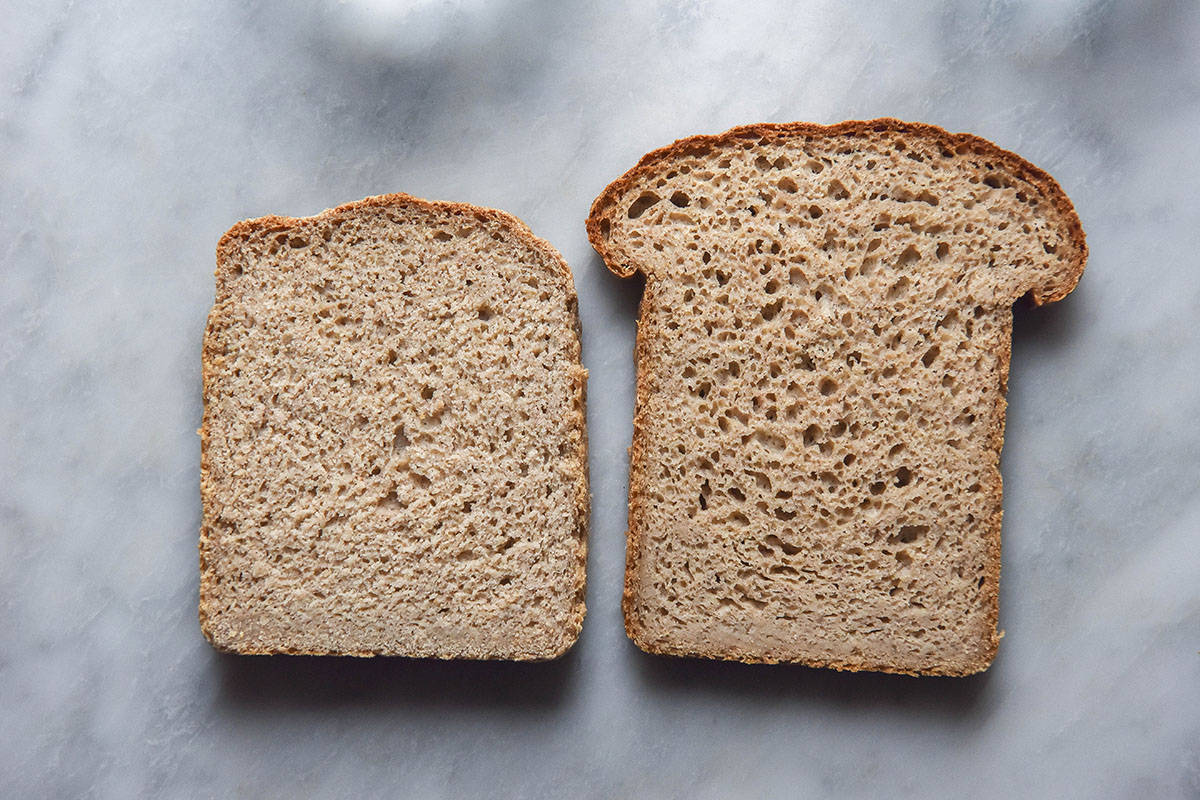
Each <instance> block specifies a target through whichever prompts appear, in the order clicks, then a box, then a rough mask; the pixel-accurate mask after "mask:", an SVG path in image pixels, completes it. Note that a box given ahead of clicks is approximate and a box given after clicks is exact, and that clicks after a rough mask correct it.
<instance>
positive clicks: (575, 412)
mask: <svg viewBox="0 0 1200 800" xmlns="http://www.w3.org/2000/svg"><path fill="white" fill-rule="evenodd" d="M402 207H411V208H419V209H422V210H426V211H434V212H441V213H448V214H452V215H461V216H473V217H475V218H476V219H478V220H480V221H490V222H495V223H498V224H500V225H501V226H503V227H504V228H506V229H507V230H509V231H511V232H512V233H513V234H514V235H515V236H516V237H517V239H519V240H520V241H521V242H522V243H523V244H525V245H526V246H528V247H530V248H531V249H533V250H535V251H536V252H538V253H539V254H541V255H542V256H543V257H544V258H545V259H546V263H548V264H550V265H552V266H553V267H554V268H556V269H557V271H558V272H559V273H560V274H561V275H562V276H563V277H565V278H566V286H567V292H568V311H569V314H570V317H571V321H572V333H573V339H574V342H573V348H572V350H573V352H571V353H570V356H571V358H572V361H573V363H574V364H575V365H576V366H575V373H574V375H573V376H572V382H573V384H574V389H575V398H574V403H573V408H572V411H571V412H570V427H571V428H572V429H573V430H575V431H577V432H578V433H579V436H578V439H577V441H578V447H577V451H576V458H577V462H578V463H579V464H580V468H579V470H578V471H577V472H575V474H573V475H572V476H571V477H572V479H573V482H574V484H575V499H574V509H573V510H574V517H575V519H576V525H575V530H574V531H573V537H572V538H573V540H574V542H575V554H574V561H575V565H576V569H575V574H574V577H573V594H574V597H573V601H572V612H571V617H570V619H569V621H568V625H567V628H566V629H565V630H564V631H563V636H562V639H561V642H560V644H559V646H558V647H557V648H556V649H553V650H550V651H545V652H541V651H537V652H535V651H528V652H524V651H523V652H518V653H515V654H509V655H496V654H491V653H482V652H471V651H470V650H464V651H462V652H456V653H438V654H430V655H429V656H428V657H432V658H441V659H452V658H469V659H478V660H513V661H548V660H553V659H556V658H559V657H561V656H563V655H564V654H566V653H567V652H568V651H569V650H570V649H571V648H572V647H573V646H574V644H575V642H576V641H577V640H578V638H579V633H580V631H581V630H582V628H583V618H584V616H585V615H586V613H587V607H586V604H585V595H586V589H587V538H588V537H587V535H588V527H589V519H590V512H591V495H590V493H589V488H588V487H589V475H588V460H587V443H588V442H587V420H586V394H587V377H588V375H587V370H586V369H584V368H583V366H582V361H581V358H580V323H579V303H578V297H577V295H576V293H575V284H574V276H573V275H572V272H571V268H570V266H569V265H568V264H567V262H566V260H565V259H564V258H563V257H562V255H561V254H560V253H559V252H558V250H556V249H555V248H554V247H553V246H552V245H551V244H550V243H549V242H547V241H545V240H544V239H541V238H539V237H538V236H536V235H534V233H533V231H532V230H531V229H530V228H529V226H528V225H526V224H525V222H524V221H522V220H521V219H519V218H518V217H515V216H513V215H512V214H509V213H507V212H505V211H500V210H498V209H493V208H485V207H481V206H475V205H471V204H469V203H459V202H444V201H433V200H425V199H422V198H419V197H414V196H412V195H408V194H403V193H392V194H383V195H375V196H371V197H367V198H364V199H362V200H358V201H355V202H351V203H345V204H342V205H339V206H336V207H334V208H329V209H326V210H325V211H322V212H320V213H319V214H315V215H313V216H310V217H285V216H278V215H267V216H263V217H257V218H254V219H247V220H242V221H240V222H237V223H236V224H234V225H233V226H232V227H231V228H230V229H229V230H228V231H226V232H225V234H224V235H223V236H222V237H221V239H220V241H219V242H218V243H217V249H216V260H217V266H216V271H215V273H214V274H215V277H216V296H215V300H214V303H213V309H212V311H211V312H210V313H209V316H208V320H207V324H206V327H205V334H204V344H203V351H202V356H201V363H202V366H201V374H202V383H203V389H202V392H203V402H204V412H203V418H202V421H201V425H200V428H199V430H198V431H197V434H198V435H199V436H200V495H201V506H202V521H201V528H200V541H199V557H200V586H199V603H198V610H199V621H200V629H201V631H202V632H203V634H204V637H205V638H206V639H208V641H209V642H210V643H211V644H212V645H213V647H215V648H216V649H217V650H220V651H222V652H231V653H239V654H243V655H273V654H288V655H345V656H359V657H369V656H377V655H404V654H403V653H392V652H383V651H375V650H359V651H345V650H337V651H334V650H305V649H266V648H255V647H253V646H249V647H248V646H246V645H245V644H244V643H240V642H236V641H233V640H227V639H226V638H225V637H224V636H223V635H222V632H221V631H219V630H218V629H217V628H216V626H215V625H214V624H213V618H212V617H213V615H212V612H211V609H210V608H209V604H208V602H207V599H208V597H209V587H210V585H211V583H212V581H213V580H214V573H213V568H212V565H211V564H210V563H209V561H208V558H207V550H208V548H209V543H210V541H211V539H212V537H213V536H214V535H215V533H214V531H213V526H212V520H213V519H215V518H216V515H217V512H218V509H217V498H216V494H215V493H216V488H215V487H214V486H213V480H212V476H211V468H212V465H211V462H210V455H209V443H210V436H211V422H212V420H211V417H210V414H211V409H212V397H213V389H214V386H215V381H216V380H217V372H216V369H217V368H216V359H217V357H218V355H219V354H218V353H217V350H216V342H215V339H214V335H213V334H214V323H215V322H216V320H217V319H218V317H219V315H220V312H221V309H222V306H223V304H224V303H225V301H227V300H228V299H230V297H231V292H230V287H229V281H228V278H229V277H230V272H231V270H232V269H233V264H232V260H231V254H232V251H233V249H234V244H235V243H236V242H238V241H241V240H243V239H246V238H248V237H251V236H254V235H257V234H264V233H278V232H284V231H288V230H293V229H296V228H298V227H300V226H308V225H312V224H314V223H320V222H323V221H326V220H335V219H338V218H341V217H344V216H347V215H352V214H355V213H357V212H360V211H363V210H369V209H373V208H402Z"/></svg>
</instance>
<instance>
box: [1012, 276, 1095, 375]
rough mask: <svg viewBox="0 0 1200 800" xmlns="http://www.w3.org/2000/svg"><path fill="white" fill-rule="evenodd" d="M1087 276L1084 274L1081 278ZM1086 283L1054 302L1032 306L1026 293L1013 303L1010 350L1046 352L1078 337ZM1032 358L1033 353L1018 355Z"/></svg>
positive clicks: (1067, 345)
mask: <svg viewBox="0 0 1200 800" xmlns="http://www.w3.org/2000/svg"><path fill="white" fill-rule="evenodd" d="M1086 280H1087V276H1086V275H1084V277H1083V281H1086ZM1090 294H1091V293H1090V292H1089V291H1088V287H1087V285H1086V283H1082V282H1081V284H1080V286H1079V288H1078V289H1076V290H1075V291H1074V292H1072V293H1071V294H1070V295H1068V296H1067V297H1065V298H1063V299H1062V300H1059V301H1058V302H1057V303H1048V304H1047V305H1044V306H1035V305H1034V304H1033V301H1032V300H1030V299H1029V297H1028V296H1026V297H1022V298H1021V299H1020V300H1018V301H1017V302H1016V303H1015V304H1013V334H1012V338H1013V352H1014V353H1016V352H1021V353H1023V354H1024V353H1025V352H1026V351H1030V352H1032V351H1038V352H1049V351H1053V350H1057V349H1060V348H1064V347H1066V348H1069V347H1071V346H1072V344H1073V343H1075V342H1078V341H1081V340H1082V338H1083V336H1082V333H1081V326H1082V325H1083V322H1084V317H1085V315H1086V309H1087V308H1088V306H1089V295H1090ZM1029 357H1032V358H1036V357H1037V356H1036V355H1031V356H1025V355H1022V358H1029Z"/></svg>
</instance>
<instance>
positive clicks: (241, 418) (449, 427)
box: [200, 195, 588, 660]
mask: <svg viewBox="0 0 1200 800" xmlns="http://www.w3.org/2000/svg"><path fill="white" fill-rule="evenodd" d="M216 277H217V290H216V303H215V305H214V307H213V310H212V313H211V315H210V316H209V320H208V328H207V331H206V333H205V337H204V420H203V425H202V427H201V430H200V435H201V452H202V455H201V494H202V498H203V507H204V515H203V523H202V527H201V531H200V566H201V579H200V622H201V627H202V629H203V631H204V634H205V636H207V637H208V638H209V640H210V641H211V642H212V643H213V644H214V645H215V646H217V647H218V648H220V649H223V650H230V651H234V652H239V653H308V654H347V655H372V654H380V655H404V656H429V657H436V658H479V659H483V658H495V659H521V660H526V659H529V660H533V659H548V658H554V657H556V656H558V655H561V654H562V653H563V652H565V651H566V650H567V649H568V648H569V647H570V646H571V645H572V644H573V643H574V641H575V639H576V637H577V635H578V633H579V630H580V626H581V623H582V620H583V615H584V603H583V591H584V562H585V550H586V543H585V534H586V528H587V510H588V489H587V473H586V439H585V430H584V410H583V404H584V385H585V380H586V373H585V371H584V370H583V368H582V367H581V365H580V357H579V336H578V317H577V313H576V298H575V291H574V286H573V283H572V277H571V273H570V270H569V269H568V267H567V265H566V263H565V262H564V261H563V259H562V258H561V257H560V256H559V254H558V253H557V252H556V251H555V250H554V249H553V248H552V247H550V245H548V244H547V243H546V242H544V241H542V240H541V239H538V238H536V237H535V236H533V234H532V233H531V232H530V231H529V229H528V228H527V227H526V226H525V225H524V224H523V223H522V222H520V221H519V220H517V219H516V218H514V217H512V216H509V215H508V214H504V213H502V212H499V211H492V210H487V209H482V208H476V207H473V206H469V205H464V204H458V203H431V202H426V201H424V200H418V199H416V198H412V197H408V196H405V195H388V196H383V197H373V198H368V199H367V200H364V201H362V202H359V203H352V204H350V205H345V206H341V207H339V208H335V209H332V210H329V211H326V212H324V213H322V214H319V215H317V216H315V217H308V218H305V219H293V218H284V217H264V218H262V219H255V220H249V221H246V222H241V223H238V224H237V225H235V226H234V227H233V228H232V229H231V230H230V231H229V232H228V233H227V234H225V236H224V238H222V239H221V242H220V244H219V245H218V247H217V273H216Z"/></svg>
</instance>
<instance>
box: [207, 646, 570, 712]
mask: <svg viewBox="0 0 1200 800" xmlns="http://www.w3.org/2000/svg"><path fill="white" fill-rule="evenodd" d="M212 669H213V670H214V671H215V672H217V673H218V676H219V683H220V690H219V702H220V703H221V704H222V705H225V706H227V707H232V708H238V709H242V710H248V711H263V710H271V709H277V708H278V709H308V710H313V709H333V708H366V707H370V708H384V709H394V708H401V707H404V708H413V709H438V708H441V709H444V710H452V709H471V708H485V709H486V708H515V707H523V708H534V709H536V708H550V707H553V706H556V705H558V704H559V703H560V702H562V701H563V700H564V699H565V698H566V696H567V695H568V694H569V689H570V687H571V685H572V683H573V681H574V679H575V678H574V676H575V673H577V672H578V671H579V647H578V646H576V647H575V648H573V649H572V650H571V651H570V652H569V653H567V655H565V656H563V657H562V658H560V659H558V660H556V661H548V662H540V663H519V662H510V661H439V660H436V659H413V658H396V657H379V658H352V657H341V656H237V655H231V654H228V653H215V652H214V653H213V655H212Z"/></svg>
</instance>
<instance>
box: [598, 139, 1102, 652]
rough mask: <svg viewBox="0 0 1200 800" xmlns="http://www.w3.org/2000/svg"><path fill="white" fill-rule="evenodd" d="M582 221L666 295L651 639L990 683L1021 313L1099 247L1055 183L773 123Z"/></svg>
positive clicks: (668, 151)
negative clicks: (1009, 409)
mask: <svg viewBox="0 0 1200 800" xmlns="http://www.w3.org/2000/svg"><path fill="white" fill-rule="evenodd" d="M587 227H588V234H589V237H590V239H591V241H592V243H593V245H594V246H595V248H596V250H597V251H598V252H599V253H600V255H601V256H602V257H603V258H604V260H605V262H606V263H607V265H608V266H609V268H610V269H611V270H612V271H613V272H615V273H617V274H618V275H621V276H629V275H631V274H632V273H633V272H635V271H638V272H641V273H642V274H644V275H645V278H646V286H645V293H644V295H643V299H642V304H641V311H640V316H639V321H638V340H637V369H638V379H637V409H636V417H635V421H634V438H633V447H632V450H631V474H630V499H629V503H630V508H629V541H628V549H627V571H626V585H625V598H624V609H625V624H626V629H627V631H628V633H629V636H630V637H631V638H632V639H633V640H634V641H635V642H636V643H637V644H638V645H639V646H640V647H642V648H643V649H645V650H647V651H650V652H652V653H664V654H674V655H693V656H705V657H711V658H723V659H737V660H741V661H764V662H777V661H793V662H801V663H805V664H810V665H813V666H826V667H834V668H837V669H851V670H860V669H864V670H879V671H884V672H901V673H910V674H942V675H964V674H968V673H972V672H976V671H979V670H982V669H986V668H987V666H988V665H989V664H990V663H991V661H992V658H993V656H994V654H995V651H996V646H997V643H998V638H999V637H998V634H997V630H996V620H997V610H998V608H997V607H998V582H999V576H1000V517H1001V485H1000V471H999V461H1000V449H1001V446H1002V444H1003V438H1004V410H1005V400H1004V396H1005V391H1006V383H1007V377H1008V365H1009V354H1010V347H1011V327H1012V304H1013V302H1014V301H1015V300H1017V299H1018V298H1020V297H1022V296H1023V295H1029V296H1031V297H1032V299H1033V302H1034V303H1038V304H1040V303H1044V302H1050V301H1054V300H1058V299H1060V298H1062V297H1064V296H1065V295H1066V294H1067V293H1069V292H1070V291H1071V290H1072V289H1073V288H1074V287H1075V284H1076V282H1077V281H1078V279H1079V276H1080V274H1081V272H1082V271H1083V267H1084V262H1085V261H1086V257H1087V250H1086V246H1085V243H1084V236H1083V231H1082V229H1081V227H1080V224H1079V219H1078V217H1077V216H1076V214H1075V211H1074V209H1073V207H1072V205H1071V203H1070V201H1069V200H1068V199H1067V197H1066V195H1065V194H1064V193H1063V192H1062V190H1061V189H1060V188H1059V186H1058V184H1056V183H1055V182H1054V181H1053V180H1052V179H1051V178H1050V177H1049V176H1048V175H1047V174H1046V173H1044V172H1042V171H1041V170H1039V169H1037V168H1036V167H1034V166H1032V165H1031V164H1029V163H1027V162H1026V161H1023V160H1022V159H1020V158H1019V157H1017V156H1016V155H1014V154H1012V153H1009V152H1006V151H1004V150H1001V149H1000V148H998V147H996V146H995V145H993V144H991V143H989V142H987V141H984V140H982V139H979V138H976V137H974V136H969V135H964V134H949V133H947V132H946V131H944V130H942V129H940V128H935V127H931V126H928V125H917V124H908V123H903V122H899V121H897V120H890V119H883V120H875V121H871V122H847V123H842V124H839V125H834V126H830V127H825V126H820V125H810V124H804V123H795V124H786V125H751V126H748V127H743V128H735V129H733V130H731V131H728V132H727V133H724V134H721V135H719V136H696V137H692V138H690V139H684V140H682V141H679V142H676V143H675V144H673V145H671V146H669V147H666V148H663V149H661V150H657V151H655V152H652V153H650V154H649V155H647V156H645V157H644V158H643V159H642V160H641V162H640V163H639V164H638V165H637V166H636V167H635V168H634V169H632V170H630V171H629V172H628V173H626V174H625V175H624V176H622V177H621V178H620V179H618V180H617V181H615V182H614V183H612V184H611V185H610V186H609V187H608V188H607V189H605V191H604V192H603V194H601V195H600V197H599V198H598V199H597V200H596V202H595V204H594V205H593V206H592V212H591V215H590V217H589V218H588V225H587Z"/></svg>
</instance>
